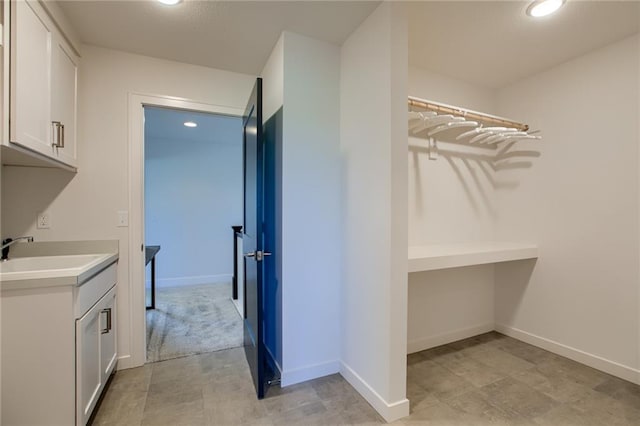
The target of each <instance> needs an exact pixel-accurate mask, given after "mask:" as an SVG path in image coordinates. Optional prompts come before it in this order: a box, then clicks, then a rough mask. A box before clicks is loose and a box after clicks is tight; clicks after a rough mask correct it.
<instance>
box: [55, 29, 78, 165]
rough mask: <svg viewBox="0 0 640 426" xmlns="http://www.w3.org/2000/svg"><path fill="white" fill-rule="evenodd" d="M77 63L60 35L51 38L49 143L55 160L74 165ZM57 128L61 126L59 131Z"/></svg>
mask: <svg viewBox="0 0 640 426" xmlns="http://www.w3.org/2000/svg"><path fill="white" fill-rule="evenodd" d="M77 62H78V60H77V58H76V56H75V55H74V54H73V53H72V51H71V49H70V48H69V47H68V46H67V44H66V43H65V42H64V40H62V38H61V37H59V36H54V37H53V42H52V51H51V122H52V123H54V122H56V123H60V124H55V125H53V124H52V125H53V126H54V132H53V134H52V139H53V140H52V142H53V143H54V144H56V145H58V146H57V147H56V155H57V157H58V160H59V161H61V162H63V163H65V164H69V165H71V166H74V167H75V166H76V158H77V156H76V100H77V77H78V63H77ZM56 126H61V128H60V131H58V129H57V127H56Z"/></svg>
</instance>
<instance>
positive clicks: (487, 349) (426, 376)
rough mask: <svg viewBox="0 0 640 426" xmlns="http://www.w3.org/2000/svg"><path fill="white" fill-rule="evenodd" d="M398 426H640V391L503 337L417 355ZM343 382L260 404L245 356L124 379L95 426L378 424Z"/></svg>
mask: <svg viewBox="0 0 640 426" xmlns="http://www.w3.org/2000/svg"><path fill="white" fill-rule="evenodd" d="M407 397H408V398H409V400H410V401H411V415H410V416H409V417H406V418H404V419H401V420H399V421H397V422H395V423H394V424H398V425H443V426H444V425H446V426H452V425H460V426H471V425H481V426H484V425H516V426H520V425H553V426H569V425H576V426H577V425H580V426H589V425H594V426H595V425H598V426H615V425H621V426H622V425H629V426H630V425H633V426H638V425H640V386H636V385H634V384H631V383H629V382H626V381H623V380H620V379H617V378H615V377H612V376H609V375H607V374H605V373H602V372H600V371H597V370H594V369H592V368H589V367H586V366H584V365H581V364H578V363H575V362H573V361H570V360H568V359H566V358H562V357H559V356H557V355H554V354H551V353H549V352H546V351H543V350H541V349H538V348H536V347H533V346H530V345H527V344H525V343H522V342H519V341H517V340H514V339H511V338H509V337H506V336H503V335H501V334H498V333H488V334H484V335H482V336H478V337H475V338H471V339H467V340H463V341H460V342H455V343H452V344H449V345H445V346H441V347H438V348H434V349H430V350H428V351H423V352H419V353H417V354H412V355H409V357H408V378H407ZM383 423H384V421H383V419H382V418H381V417H380V416H379V415H378V414H377V413H376V412H375V411H374V410H373V409H372V408H371V407H370V406H369V405H368V404H367V402H366V401H365V400H364V399H362V397H360V395H359V394H358V393H357V392H356V391H355V390H354V389H353V388H352V387H351V386H350V385H349V384H348V383H347V382H346V381H345V380H344V379H342V378H341V377H340V376H339V375H333V376H328V377H324V378H321V379H317V380H313V381H310V382H307V383H303V384H299V385H295V386H291V387H287V388H284V389H280V388H272V389H270V391H269V393H268V394H267V397H266V398H265V399H264V400H262V401H258V400H256V398H255V393H254V390H253V386H252V383H251V377H250V374H249V370H248V367H247V365H246V361H245V359H244V353H243V350H242V349H241V348H239V349H231V350H225V351H220V352H214V353H209V354H203V355H196V356H191V357H186V358H180V359H174V360H170V361H164V362H159V363H155V364H148V365H146V366H144V367H141V368H136V369H130V370H123V371H120V372H118V373H116V375H115V377H114V380H113V381H112V383H111V386H110V387H109V389H108V390H107V393H106V395H105V397H104V399H103V401H102V404H101V405H100V407H99V409H98V412H97V415H96V417H95V420H94V424H95V425H157V426H161V425H185V426H198V425H252V424H260V425H298V424H299V425H347V424H357V425H373V424H383Z"/></svg>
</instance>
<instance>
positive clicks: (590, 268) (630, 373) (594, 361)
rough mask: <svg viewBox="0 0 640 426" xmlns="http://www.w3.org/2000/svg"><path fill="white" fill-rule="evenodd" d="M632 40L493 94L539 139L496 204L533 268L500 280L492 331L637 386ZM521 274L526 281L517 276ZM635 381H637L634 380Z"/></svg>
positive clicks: (504, 227) (506, 231) (499, 275)
mask: <svg viewBox="0 0 640 426" xmlns="http://www.w3.org/2000/svg"><path fill="white" fill-rule="evenodd" d="M639 52H640V43H639V38H638V36H636V37H632V38H629V39H626V40H623V41H621V42H618V43H615V44H612V45H610V46H608V47H605V48H602V49H599V50H597V51H594V52H592V53H590V54H587V55H584V56H582V57H579V58H577V59H575V60H572V61H569V62H567V63H565V64H562V65H560V66H558V67H556V68H554V69H551V70H549V71H546V72H543V73H540V74H538V75H535V76H533V77H531V78H528V79H526V80H523V81H521V82H518V83H516V84H514V85H512V86H509V87H507V88H504V89H502V90H500V91H499V92H498V106H499V109H500V111H501V112H502V113H504V114H509V115H514V116H518V117H525V118H526V120H527V121H528V122H530V123H531V124H532V127H533V128H535V129H541V130H542V135H543V136H544V139H543V141H541V142H539V143H529V144H522V145H521V146H520V147H519V150H521V151H527V150H540V151H541V152H542V156H541V157H540V158H539V159H537V160H536V163H535V166H534V167H532V168H530V169H520V170H514V171H505V172H504V173H505V174H509V176H510V177H509V178H510V179H514V180H516V181H517V182H518V183H519V185H518V187H517V188H513V189H503V190H502V191H499V192H498V193H497V197H498V198H497V202H498V207H497V209H498V211H499V212H500V215H499V218H498V220H497V221H496V233H497V235H498V236H499V237H501V238H509V239H524V240H527V239H530V240H532V241H536V242H537V243H538V244H539V246H540V258H539V260H538V262H537V264H536V266H535V268H534V269H533V271H532V274H531V276H530V279H529V273H531V271H530V268H529V270H527V268H526V266H524V267H523V266H522V265H504V266H500V267H498V269H496V285H497V287H496V321H497V323H498V324H499V329H500V330H501V331H505V332H508V333H512V334H514V335H516V336H518V337H520V338H523V339H525V340H529V341H532V342H533V343H536V344H540V345H543V346H545V345H546V346H547V347H549V348H551V349H553V350H556V351H560V352H563V353H565V355H568V356H571V357H574V358H576V359H579V360H581V361H582V362H586V363H588V364H591V365H594V366H596V367H598V368H603V369H605V370H607V371H610V372H612V373H614V374H618V375H620V376H622V377H625V378H627V379H628V380H633V379H635V380H636V382H640V373H639V372H638V371H639V370H640V352H639V347H640V340H639V339H640V330H639V327H640V321H639V318H640V307H639V302H640V301H639V299H638V295H639V294H640V293H639V292H640V284H639V271H638V268H639V260H640V258H639V256H640V251H639V248H638V246H639V243H640V240H639V238H638V236H639V233H638V232H639V226H638V225H639V219H640V218H639V216H638V214H639V209H638V202H639V196H638V195H639V194H638V190H639V186H638V178H639V173H638V172H639V161H638V155H639V149H638V146H639V134H640V132H639V129H638V117H640V107H639V102H640V97H639V93H640V88H639V86H640V83H639V79H640V65H639V63H640V57H639V56H640V54H639ZM523 268H524V270H522V269H523ZM634 370H635V371H634Z"/></svg>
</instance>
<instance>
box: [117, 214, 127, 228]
mask: <svg viewBox="0 0 640 426" xmlns="http://www.w3.org/2000/svg"><path fill="white" fill-rule="evenodd" d="M126 226H129V212H128V211H127V210H118V228H122V227H126Z"/></svg>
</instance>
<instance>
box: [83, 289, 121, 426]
mask: <svg viewBox="0 0 640 426" xmlns="http://www.w3.org/2000/svg"><path fill="white" fill-rule="evenodd" d="M115 308H116V289H115V287H114V288H112V289H111V290H109V292H108V293H107V294H105V295H104V296H103V297H102V298H101V299H100V300H99V301H98V303H96V304H95V305H93V307H92V308H91V309H89V311H88V312H87V313H85V314H84V315H83V316H82V318H79V319H78V320H76V394H77V402H76V405H77V413H76V416H77V418H78V420H79V421H78V422H77V423H78V424H81V425H85V424H87V422H88V420H89V418H90V417H91V413H92V412H93V409H94V408H95V406H96V403H97V402H98V399H99V398H100V394H101V393H102V389H103V388H104V385H105V384H106V382H107V380H108V379H109V375H110V374H111V372H112V371H113V368H114V367H115V364H116V338H115V336H116V335H115V331H114V329H113V326H114V324H115V313H116V309H115Z"/></svg>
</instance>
